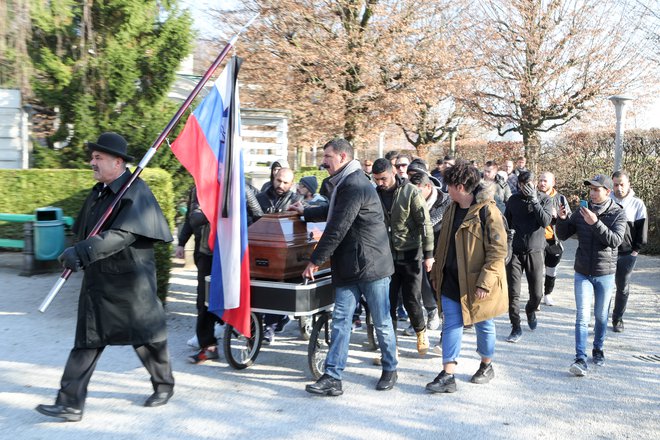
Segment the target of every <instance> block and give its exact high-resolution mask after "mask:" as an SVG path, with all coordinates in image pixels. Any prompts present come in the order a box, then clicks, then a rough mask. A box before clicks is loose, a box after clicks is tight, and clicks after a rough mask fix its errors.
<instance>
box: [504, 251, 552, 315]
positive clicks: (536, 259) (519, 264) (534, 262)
mask: <svg viewBox="0 0 660 440" xmlns="http://www.w3.org/2000/svg"><path fill="white" fill-rule="evenodd" d="M543 266H544V262H543V251H534V252H530V253H528V254H516V253H514V254H513V255H512V257H511V261H510V262H509V264H507V266H506V277H507V282H508V284H509V320H510V321H511V325H513V326H514V327H520V304H519V303H520V286H521V281H522V273H523V271H524V272H525V275H526V276H527V284H528V285H529V301H527V305H525V312H526V313H527V315H529V314H531V313H532V312H534V311H535V310H536V309H537V307H538V306H539V304H541V298H543Z"/></svg>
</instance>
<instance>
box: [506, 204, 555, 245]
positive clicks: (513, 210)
mask: <svg viewBox="0 0 660 440" xmlns="http://www.w3.org/2000/svg"><path fill="white" fill-rule="evenodd" d="M537 197H538V200H537V202H536V203H532V202H531V201H530V200H529V199H528V198H526V197H525V196H524V195H522V194H521V193H517V194H514V195H512V196H511V197H510V198H509V201H508V202H507V203H506V210H505V211H504V216H505V217H506V221H507V223H508V224H509V229H513V230H515V231H516V233H515V234H514V236H513V252H514V253H516V254H527V253H529V252H535V251H536V252H538V251H542V250H544V249H545V246H546V240H545V228H546V226H548V225H549V224H550V222H551V221H552V202H551V200H550V197H548V196H547V195H546V194H544V193H539V192H537Z"/></svg>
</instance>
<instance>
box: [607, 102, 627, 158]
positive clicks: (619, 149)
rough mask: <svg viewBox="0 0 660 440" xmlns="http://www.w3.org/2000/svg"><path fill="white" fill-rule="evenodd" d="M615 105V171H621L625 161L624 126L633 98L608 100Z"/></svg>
mask: <svg viewBox="0 0 660 440" xmlns="http://www.w3.org/2000/svg"><path fill="white" fill-rule="evenodd" d="M608 99H609V100H610V101H612V104H614V111H615V112H616V132H615V138H614V171H619V170H620V169H621V162H622V161H623V124H624V121H625V120H626V104H627V102H628V101H632V99H633V98H632V97H631V96H626V95H614V96H610V97H609V98H608Z"/></svg>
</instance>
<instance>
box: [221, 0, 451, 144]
mask: <svg viewBox="0 0 660 440" xmlns="http://www.w3.org/2000/svg"><path fill="white" fill-rule="evenodd" d="M454 3H455V2H454ZM448 4H450V2H449V1H448V0H444V1H443V2H428V1H423V0H404V1H396V2H392V1H383V0H328V1H323V2H321V1H314V0H278V1H274V0H254V1H249V2H247V1H246V2H244V5H245V7H246V8H247V10H259V11H260V12H261V17H260V19H259V20H258V22H257V23H256V24H255V25H254V26H253V27H252V28H251V29H250V31H249V34H248V35H247V36H246V39H245V41H244V42H243V43H242V46H241V50H242V55H243V56H245V57H246V63H245V64H244V67H243V69H244V70H243V72H244V82H245V83H250V85H251V87H250V89H249V90H247V91H246V93H244V94H243V96H245V98H243V100H244V101H246V102H249V103H254V104H255V105H260V106H264V105H270V104H272V105H274V106H276V107H282V106H285V107H286V108H289V109H291V110H292V111H293V117H294V121H293V124H292V130H291V132H292V134H294V132H295V136H296V138H297V140H298V141H303V142H312V141H313V140H314V139H317V138H318V136H328V135H336V134H340V135H342V136H344V137H346V138H347V139H349V140H352V141H353V142H354V144H356V146H357V147H361V146H363V145H364V141H366V140H368V139H370V138H375V136H376V135H377V133H378V132H379V131H380V130H381V129H382V128H383V127H385V126H386V125H388V124H393V123H396V122H399V123H400V124H401V126H402V127H405V128H406V130H407V131H408V132H409V133H410V134H411V137H413V136H414V137H415V138H416V139H417V140H416V142H417V141H419V144H420V145H422V147H427V146H428V145H429V143H430V142H437V139H438V138H437V136H438V130H442V127H443V124H444V122H445V121H444V120H443V123H442V124H439V125H438V127H439V128H438V129H436V130H433V129H431V130H432V131H433V132H434V133H433V134H429V133H430V132H429V131H428V130H425V131H424V132H423V133H422V132H421V131H419V132H418V134H413V133H412V132H413V131H416V130H417V129H416V128H415V126H418V127H419V126H420V124H421V122H420V123H419V124H418V123H417V122H413V119H414V118H415V115H417V116H418V117H426V118H427V122H428V116H429V115H432V114H436V113H437V112H436V111H435V110H434V108H435V107H436V106H437V104H438V103H439V102H441V101H442V99H444V98H445V97H447V96H450V95H451V94H450V93H448V90H447V89H448V86H447V84H448V82H445V84H444V86H439V85H438V79H442V80H444V75H445V74H446V72H447V71H448V70H449V69H448V68H447V67H446V66H452V64H453V63H452V62H450V61H448V60H446V59H445V53H446V52H447V51H446V50H445V49H440V47H439V42H440V41H441V38H442V35H445V34H443V33H441V32H440V30H441V27H440V25H444V26H445V27H446V25H445V23H448V22H449V21H450V17H447V16H441V15H440V13H441V12H442V11H443V10H444V9H446V8H447V5H448ZM244 15H247V14H244ZM225 16H226V14H225ZM237 16H240V20H237V21H242V20H244V18H243V16H241V15H240V14H237ZM443 66H444V67H443ZM424 113H425V114H424ZM423 114H424V115H423ZM443 119H447V118H446V117H445V118H443ZM452 121H453V120H452ZM432 123H433V124H436V123H437V121H432ZM420 133H421V134H422V136H420V135H419V134H420ZM440 136H441V135H440Z"/></svg>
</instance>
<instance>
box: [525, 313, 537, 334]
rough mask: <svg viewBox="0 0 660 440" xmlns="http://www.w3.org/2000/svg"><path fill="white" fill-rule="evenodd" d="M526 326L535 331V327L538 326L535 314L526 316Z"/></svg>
mask: <svg viewBox="0 0 660 440" xmlns="http://www.w3.org/2000/svg"><path fill="white" fill-rule="evenodd" d="M527 325H528V326H529V329H530V330H532V331H534V330H536V327H537V326H538V325H539V322H538V320H537V319H536V312H532V313H528V314H527Z"/></svg>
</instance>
